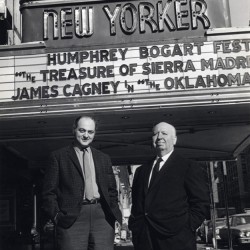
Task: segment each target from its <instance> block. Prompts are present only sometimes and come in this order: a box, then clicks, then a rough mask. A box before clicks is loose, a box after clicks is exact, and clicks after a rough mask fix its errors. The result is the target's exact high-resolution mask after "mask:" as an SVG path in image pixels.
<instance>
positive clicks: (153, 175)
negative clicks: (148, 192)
mask: <svg viewBox="0 0 250 250" xmlns="http://www.w3.org/2000/svg"><path fill="white" fill-rule="evenodd" d="M162 161H163V160H162V158H161V157H160V158H159V159H158V160H157V162H156V163H155V165H154V168H153V171H152V176H151V180H150V186H152V183H153V182H154V181H155V178H156V176H157V175H158V173H159V171H160V163H161V162H162Z"/></svg>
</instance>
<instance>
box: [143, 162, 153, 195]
mask: <svg viewBox="0 0 250 250" xmlns="http://www.w3.org/2000/svg"><path fill="white" fill-rule="evenodd" d="M153 163H154V160H151V161H150V162H149V163H148V164H147V165H146V167H145V172H144V180H143V182H144V194H146V193H147V192H148V184H149V183H148V182H149V176H150V172H151V169H152V166H153Z"/></svg>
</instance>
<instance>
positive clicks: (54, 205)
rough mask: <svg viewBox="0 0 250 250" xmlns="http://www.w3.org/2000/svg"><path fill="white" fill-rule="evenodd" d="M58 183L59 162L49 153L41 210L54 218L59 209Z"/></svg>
mask: <svg viewBox="0 0 250 250" xmlns="http://www.w3.org/2000/svg"><path fill="white" fill-rule="evenodd" d="M58 183H59V164H58V161H57V159H56V157H55V155H54V154H53V153H52V154H51V155H50V159H49V164H48V166H47V168H46V171H45V176H44V182H43V190H42V200H43V211H44V212H45V213H46V215H47V216H48V217H49V219H52V220H53V219H54V218H55V216H56V214H57V213H58V212H59V211H60V209H59V207H58V202H57V190H58V188H57V187H58Z"/></svg>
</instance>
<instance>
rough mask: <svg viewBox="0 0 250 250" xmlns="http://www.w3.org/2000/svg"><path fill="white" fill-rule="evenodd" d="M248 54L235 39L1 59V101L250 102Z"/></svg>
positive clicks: (247, 43)
mask: <svg viewBox="0 0 250 250" xmlns="http://www.w3.org/2000/svg"><path fill="white" fill-rule="evenodd" d="M249 50H250V40H249V39H236V40H220V41H214V42H195V43H179V44H165V45H152V46H140V47H124V48H112V49H97V50H81V51H70V52H69V51H68V52H56V53H47V54H40V55H26V56H15V57H9V58H1V60H0V67H1V71H2V72H1V75H2V76H1V80H2V81H1V86H2V87H4V89H5V91H2V92H1V93H0V99H1V101H24V100H38V99H56V98H65V97H67V98H72V97H74V98H75V97H77V98H82V99H84V98H86V97H87V96H119V95H124V94H130V95H133V94H142V97H143V95H147V94H149V93H155V94H157V93H158V94H161V95H162V97H163V96H164V94H165V96H166V97H167V96H168V97H171V95H174V96H175V98H176V100H178V99H180V98H182V96H186V94H187V93H188V92H190V91H191V92H192V94H190V96H189V97H187V96H186V97H185V101H188V102H189V103H192V102H193V101H194V96H195V101H203V99H204V97H205V96H206V95H208V96H210V98H209V99H208V100H207V102H208V103H209V102H211V100H213V101H218V102H219V101H223V100H224V98H225V100H224V101H231V100H232V98H239V99H242V100H243V99H244V98H245V97H246V98H249V89H250V73H249V68H250V52H249ZM31 62H32V63H31ZM5 65H12V66H9V67H5ZM11 72H13V74H11ZM4 75H5V76H4ZM246 90H247V91H246ZM213 94H215V95H216V98H215V96H214V95H213ZM230 96H231V97H230Z"/></svg>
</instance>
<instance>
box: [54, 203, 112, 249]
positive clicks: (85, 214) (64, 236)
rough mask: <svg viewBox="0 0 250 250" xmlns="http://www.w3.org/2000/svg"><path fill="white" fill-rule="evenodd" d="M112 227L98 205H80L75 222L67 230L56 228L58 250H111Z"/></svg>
mask: <svg viewBox="0 0 250 250" xmlns="http://www.w3.org/2000/svg"><path fill="white" fill-rule="evenodd" d="M114 234H115V232H114V225H110V224H109V223H108V222H107V220H106V219H105V214H104V212H103V209H102V207H101V204H100V203H97V204H88V205H82V208H81V213H80V215H79V217H78V218H77V220H76V222H75V223H74V224H73V225H72V226H71V227H70V228H68V229H64V228H62V227H59V226H57V228H56V240H57V249H58V250H113V249H114Z"/></svg>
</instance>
